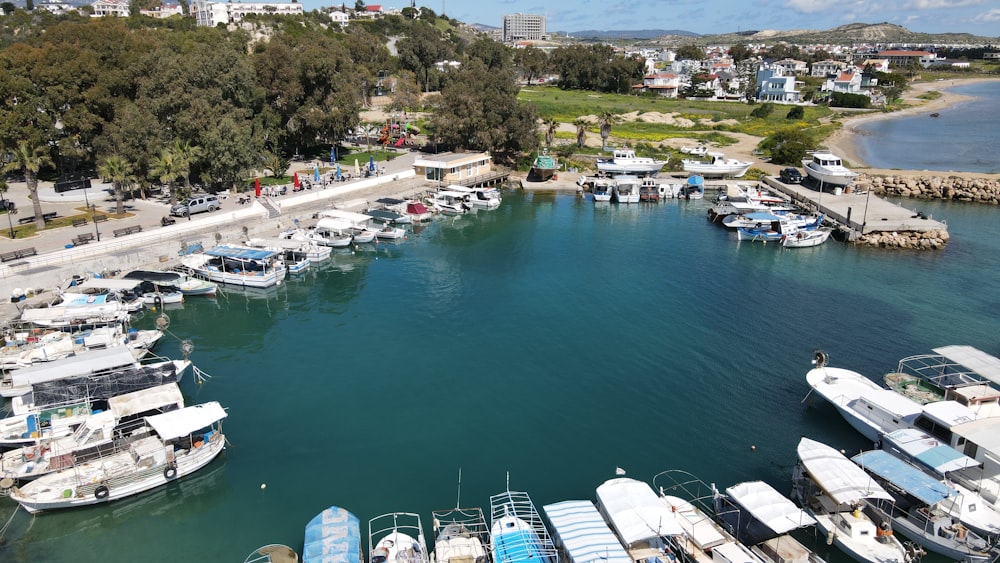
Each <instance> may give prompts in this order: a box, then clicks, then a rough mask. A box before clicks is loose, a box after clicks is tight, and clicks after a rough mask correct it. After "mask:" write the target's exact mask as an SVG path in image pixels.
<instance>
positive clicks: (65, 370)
mask: <svg viewBox="0 0 1000 563" xmlns="http://www.w3.org/2000/svg"><path fill="white" fill-rule="evenodd" d="M136 356H137V354H135V352H134V351H133V350H132V349H130V348H129V347H127V346H124V345H117V346H110V347H105V348H98V349H94V350H91V351H88V352H87V353H85V354H74V355H72V356H66V357H63V358H57V359H53V360H52V361H49V362H44V363H38V364H34V365H31V366H26V367H23V368H21V369H18V370H12V371H9V372H8V373H6V374H5V375H4V377H3V379H2V380H0V396H3V397H6V398H11V397H17V396H20V395H24V394H25V393H29V392H31V387H32V385H34V384H36V383H43V382H48V381H56V380H59V379H64V378H71V377H81V376H89V375H95V374H101V373H110V372H112V371H115V370H118V369H125V368H128V367H132V366H137V365H139V360H138V359H137V358H136Z"/></svg>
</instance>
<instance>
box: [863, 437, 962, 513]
mask: <svg viewBox="0 0 1000 563" xmlns="http://www.w3.org/2000/svg"><path fill="white" fill-rule="evenodd" d="M851 460H852V461H854V463H856V464H858V465H860V466H861V467H863V468H864V469H865V470H866V471H868V472H870V473H872V474H873V475H878V476H879V477H881V478H883V479H885V480H886V481H888V482H890V483H892V484H893V485H895V486H897V487H899V488H900V489H902V490H904V491H906V492H907V493H909V494H910V495H913V496H914V497H916V498H917V499H918V500H919V501H920V502H923V503H924V504H928V505H934V504H937V503H939V502H941V501H942V500H944V499H946V498H948V497H957V496H958V491H956V490H955V489H952V488H951V487H949V486H948V485H945V484H944V483H942V482H941V481H938V480H937V479H936V478H934V477H932V476H930V475H928V474H926V473H924V472H923V471H921V470H919V469H917V468H916V467H914V466H912V465H910V464H909V463H906V462H905V461H903V460H901V459H899V458H898V457H895V456H893V455H892V454H890V453H889V452H887V451H884V450H871V451H867V452H864V453H860V454H858V455H856V456H854V457H852V458H851Z"/></svg>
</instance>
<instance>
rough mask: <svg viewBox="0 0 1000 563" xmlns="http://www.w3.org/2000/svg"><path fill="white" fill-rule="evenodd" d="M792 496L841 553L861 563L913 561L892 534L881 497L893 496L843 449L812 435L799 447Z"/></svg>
mask: <svg viewBox="0 0 1000 563" xmlns="http://www.w3.org/2000/svg"><path fill="white" fill-rule="evenodd" d="M797 451H798V457H799V462H798V464H796V466H795V471H794V473H793V477H792V487H793V489H792V495H793V498H795V499H796V500H798V502H799V504H800V505H801V506H802V508H803V509H804V510H805V511H806V512H808V513H809V515H810V516H812V517H813V518H814V519H815V520H816V525H817V527H818V528H819V530H820V531H821V532H822V534H823V536H825V537H826V538H827V541H828V542H832V543H834V544H835V545H836V546H837V547H838V548H839V549H840V550H841V551H843V552H844V553H846V554H847V555H848V556H850V557H851V558H852V559H854V560H855V561H858V562H860V563H907V562H909V561H911V560H912V559H913V554H911V553H908V552H907V550H906V548H904V547H903V544H902V543H900V541H899V539H898V538H896V536H895V535H894V534H893V533H892V524H891V521H890V519H889V517H888V515H886V514H884V513H882V512H881V511H879V510H878V509H876V508H875V507H874V506H873V505H872V504H871V502H872V501H875V500H884V501H889V502H891V501H892V496H891V495H889V493H888V492H886V491H885V489H883V488H882V487H881V486H879V485H878V483H875V482H874V481H873V480H872V479H871V478H870V477H868V475H866V474H865V472H864V471H863V470H862V469H861V468H860V467H858V466H857V465H855V464H854V463H853V462H852V461H851V460H849V459H847V458H846V457H844V455H843V454H841V453H840V452H838V451H837V450H835V449H833V448H831V447H830V446H827V445H826V444H821V443H819V442H817V441H815V440H810V439H809V438H802V439H801V440H800V441H799V445H798V449H797Z"/></svg>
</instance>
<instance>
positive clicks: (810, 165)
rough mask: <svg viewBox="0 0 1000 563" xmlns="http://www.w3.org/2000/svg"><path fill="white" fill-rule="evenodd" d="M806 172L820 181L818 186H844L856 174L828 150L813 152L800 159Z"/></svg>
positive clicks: (852, 179)
mask: <svg viewBox="0 0 1000 563" xmlns="http://www.w3.org/2000/svg"><path fill="white" fill-rule="evenodd" d="M802 168H804V169H805V171H806V174H807V175H808V176H809V177H810V178H812V179H814V180H816V181H817V182H819V183H820V186H821V187H822V186H823V185H829V186H846V185H847V184H850V183H851V182H852V181H854V178H856V177H857V176H858V175H857V173H855V172H852V171H850V170H848V169H847V168H845V167H844V163H843V161H842V160H841V159H840V157H839V156H836V155H833V154H830V153H828V152H817V153H813V155H812V157H811V158H808V159H804V160H803V161H802Z"/></svg>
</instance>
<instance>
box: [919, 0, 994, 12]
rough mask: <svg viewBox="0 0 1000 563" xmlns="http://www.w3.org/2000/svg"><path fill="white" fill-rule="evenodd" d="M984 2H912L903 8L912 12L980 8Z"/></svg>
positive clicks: (979, 0)
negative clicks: (968, 7) (969, 7)
mask: <svg viewBox="0 0 1000 563" xmlns="http://www.w3.org/2000/svg"><path fill="white" fill-rule="evenodd" d="M983 2H984V0H910V1H909V2H906V3H904V4H903V7H904V8H907V9H911V10H935V9H938V8H944V9H951V8H964V7H966V6H978V5H979V4H982V3H983Z"/></svg>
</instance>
